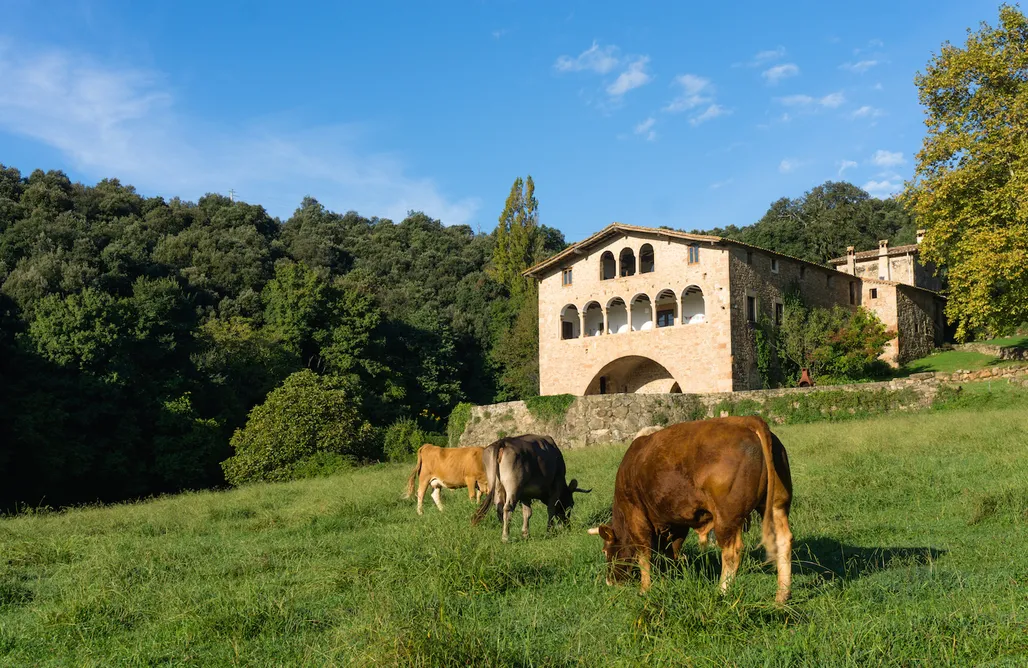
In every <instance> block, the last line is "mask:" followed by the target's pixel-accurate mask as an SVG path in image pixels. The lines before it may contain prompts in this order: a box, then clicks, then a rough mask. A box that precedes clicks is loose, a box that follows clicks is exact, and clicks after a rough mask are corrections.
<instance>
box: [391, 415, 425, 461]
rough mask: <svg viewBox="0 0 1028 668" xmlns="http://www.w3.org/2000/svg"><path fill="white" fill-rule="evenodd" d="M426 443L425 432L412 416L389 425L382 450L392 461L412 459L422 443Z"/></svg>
mask: <svg viewBox="0 0 1028 668" xmlns="http://www.w3.org/2000/svg"><path fill="white" fill-rule="evenodd" d="M424 444H425V433H424V432H423V431H421V427H419V426H418V423H417V422H415V421H414V420H411V419H410V418H403V419H401V420H397V421H396V422H394V423H392V424H391V425H389V429H387V430H386V433H385V441H384V442H383V444H382V450H383V452H384V453H385V456H386V458H387V459H388V460H389V461H391V462H403V461H408V460H410V459H411V458H412V457H413V455H414V454H415V453H416V452H417V451H418V448H420V447H421V446H422V445H424Z"/></svg>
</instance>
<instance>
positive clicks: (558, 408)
mask: <svg viewBox="0 0 1028 668" xmlns="http://www.w3.org/2000/svg"><path fill="white" fill-rule="evenodd" d="M573 403H575V395H573V394H553V395H547V396H542V397H529V398H528V399H526V400H525V408H527V409H528V412H529V413H531V414H532V417H534V418H535V419H537V420H541V421H542V422H549V423H551V424H560V423H562V422H564V416H565V415H567V413H568V409H569V408H571V404H573Z"/></svg>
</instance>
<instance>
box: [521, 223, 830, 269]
mask: <svg viewBox="0 0 1028 668" xmlns="http://www.w3.org/2000/svg"><path fill="white" fill-rule="evenodd" d="M620 234H649V235H653V236H657V237H666V238H670V239H682V240H684V241H695V242H702V243H709V244H731V245H735V246H741V247H743V248H752V249H753V250H758V251H760V252H761V253H767V254H768V255H775V256H778V257H783V258H787V259H789V260H792V261H794V262H800V263H803V264H806V265H810V266H812V267H818V268H819V269H825V270H828V271H836V270H835V269H832V268H831V267H825V266H824V265H821V264H818V263H816V262H810V261H809V260H803V259H800V258H798V257H793V256H791V255H786V254H785V253H779V252H777V251H773V250H768V249H766V248H761V247H760V246H754V245H752V244H747V243H744V242H742V241H736V240H735V239H727V238H725V237H717V236H713V235H710V234H690V233H688V232H679V231H678V230H669V229H665V228H663V227H641V226H639V225H625V224H624V223H611V224H610V225H608V226H606V227H605V228H603V229H602V230H600V231H599V232H597V233H596V234H593V235H592V236H589V237H586V238H585V239H582V240H581V241H579V242H578V243H574V244H571V245H570V246H568V247H567V248H565V249H564V250H562V251H561V252H559V253H557V254H556V255H554V256H552V257H549V258H547V259H545V260H543V261H542V262H540V263H538V264H536V265H535V266H533V267H529V268H528V269H526V270H525V271H523V272H521V274H522V275H523V276H531V277H533V278H538V277H539V275H540V274H542V273H544V272H545V271H546V270H547V269H550V268H551V267H553V266H555V265H559V264H562V263H563V262H564V261H565V260H567V259H568V258H570V257H574V256H576V255H582V254H583V253H585V251H586V249H587V248H589V247H590V246H594V245H596V244H598V243H600V242H601V241H604V240H605V239H608V238H610V237H615V236H618V235H620Z"/></svg>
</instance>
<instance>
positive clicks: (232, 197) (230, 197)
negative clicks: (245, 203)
mask: <svg viewBox="0 0 1028 668" xmlns="http://www.w3.org/2000/svg"><path fill="white" fill-rule="evenodd" d="M228 200H229V201H230V202H235V201H236V191H235V190H233V189H232V188H229V189H228Z"/></svg>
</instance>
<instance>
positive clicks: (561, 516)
mask: <svg viewBox="0 0 1028 668" xmlns="http://www.w3.org/2000/svg"><path fill="white" fill-rule="evenodd" d="M591 491H592V490H591V489H579V487H578V481H577V480H575V479H574V478H572V479H571V482H569V483H568V485H567V487H565V488H564V491H563V492H562V493H561V495H560V499H558V500H557V507H556V513H555V514H554V517H556V518H557V520H559V521H560V522H562V523H563V524H567V522H568V515H569V514H570V513H571V509H572V508H574V507H575V496H574V495H575V494H576V493H578V494H588V493H589V492H591Z"/></svg>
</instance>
